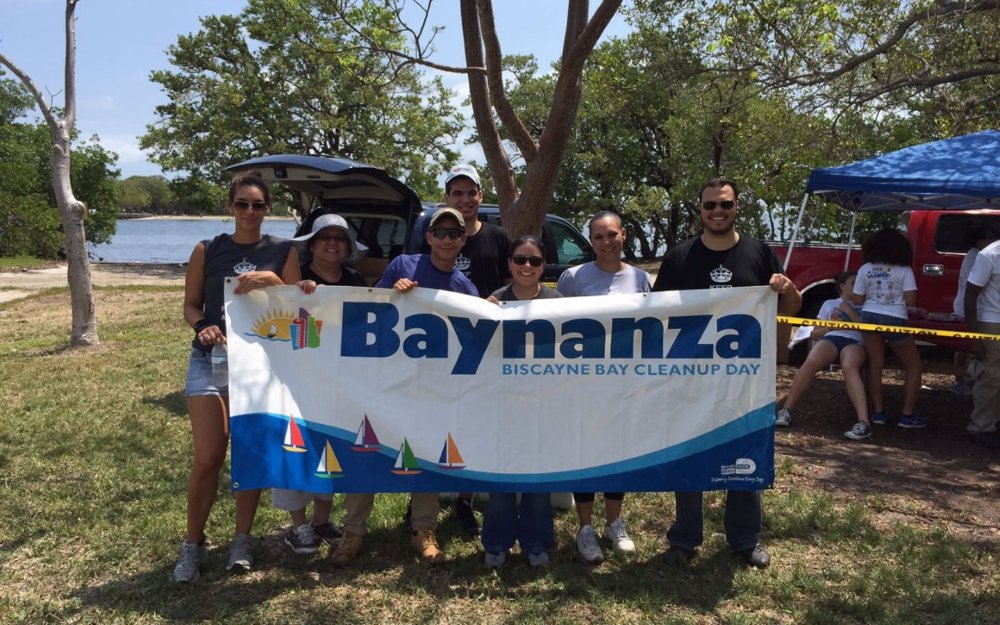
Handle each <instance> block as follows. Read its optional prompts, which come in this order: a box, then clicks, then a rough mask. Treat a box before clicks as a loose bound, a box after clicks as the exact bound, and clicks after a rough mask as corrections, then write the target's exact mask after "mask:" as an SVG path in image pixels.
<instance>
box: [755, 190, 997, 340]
mask: <svg viewBox="0 0 1000 625" xmlns="http://www.w3.org/2000/svg"><path fill="white" fill-rule="evenodd" d="M974 226H988V227H990V228H992V229H993V230H994V231H995V232H997V233H1000V210H995V209H994V210H990V209H982V210H920V211H911V212H908V213H904V214H903V216H902V217H901V218H900V229H901V230H903V231H904V232H906V236H907V237H908V238H909V240H910V245H911V246H912V247H913V273H914V274H915V275H916V278H917V305H918V307H919V308H922V309H924V310H926V311H927V318H926V319H914V320H912V322H913V323H914V324H915V325H918V326H920V327H930V328H939V329H948V330H961V329H964V325H963V324H960V323H956V321H955V318H954V314H953V313H954V310H953V308H952V304H953V302H954V300H955V293H956V292H957V291H958V272H959V269H960V268H961V266H962V260H963V259H964V258H965V253H966V252H968V250H969V247H968V245H967V244H966V235H967V233H968V231H969V229H970V228H972V227H974ZM771 247H772V248H773V249H774V251H775V252H776V253H777V255H778V258H779V259H781V261H782V262H784V260H785V256H786V254H787V253H788V244H787V243H772V244H771ZM847 252H848V246H847V245H833V244H815V243H798V242H796V244H795V247H794V248H793V249H792V258H791V262H790V263H789V264H788V269H787V270H786V273H787V274H788V276H789V277H790V278H791V279H792V281H793V282H795V286H797V287H798V288H799V290H801V291H802V310H801V311H800V312H799V316H800V317H815V316H816V313H818V312H819V307H820V305H822V303H823V302H824V301H826V300H828V299H831V298H834V297H837V293H836V289H835V287H834V282H833V280H834V276H836V275H837V273H838V272H841V271H843V270H844V261H845V258H846V257H847ZM862 262H863V261H862V258H861V246H860V245H854V246H851V247H850V260H849V262H848V269H851V270H855V271H856V270H857V269H858V267H860V266H861V265H862ZM933 342H934V343H937V344H940V345H947V346H949V347H952V348H956V347H957V348H959V349H960V348H961V344H958V343H956V342H955V341H950V342H949V341H939V340H934V341H933Z"/></svg>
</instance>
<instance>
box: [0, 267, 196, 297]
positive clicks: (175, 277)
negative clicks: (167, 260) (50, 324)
mask: <svg viewBox="0 0 1000 625" xmlns="http://www.w3.org/2000/svg"><path fill="white" fill-rule="evenodd" d="M90 270H91V279H92V280H93V281H94V286H121V285H125V284H151V285H160V286H183V285H184V272H185V270H186V269H185V266H184V265H146V264H139V263H93V264H91V266H90ZM65 286H68V283H67V280H66V265H56V266H53V267H46V268H45V269H28V270H14V271H0V302H9V301H13V300H16V299H21V298H22V297H28V296H29V295H31V294H33V293H37V292H38V291H42V290H45V289H51V288H59V287H65Z"/></svg>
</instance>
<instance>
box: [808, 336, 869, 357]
mask: <svg viewBox="0 0 1000 625" xmlns="http://www.w3.org/2000/svg"><path fill="white" fill-rule="evenodd" d="M819 340H821V341H829V342H830V343H833V346H834V347H836V348H837V354H838V355H839V354H840V352H842V351H844V348H845V347H850V346H851V345H857V346H858V347H861V348H864V343H859V342H857V341H855V340H854V339H850V338H847V337H846V336H821V337H820V338H819Z"/></svg>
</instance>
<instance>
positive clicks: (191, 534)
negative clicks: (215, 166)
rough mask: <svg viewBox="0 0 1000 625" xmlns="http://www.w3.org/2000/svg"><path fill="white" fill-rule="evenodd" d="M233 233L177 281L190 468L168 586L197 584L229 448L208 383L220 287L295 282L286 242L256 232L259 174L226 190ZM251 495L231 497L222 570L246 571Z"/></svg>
mask: <svg viewBox="0 0 1000 625" xmlns="http://www.w3.org/2000/svg"><path fill="white" fill-rule="evenodd" d="M226 207H227V209H228V210H229V214H230V215H232V216H233V223H234V224H235V231H234V232H233V233H232V234H220V235H219V236H217V237H215V238H214V239H211V240H205V241H201V242H200V243H198V244H197V245H196V246H195V247H194V251H193V252H191V259H190V260H189V261H188V269H187V277H186V278H185V280H184V320H185V321H187V323H188V325H190V326H191V327H192V328H194V334H195V335H194V341H192V344H191V353H190V356H189V360H188V372H187V379H186V381H185V383H184V394H185V396H187V405H188V415H189V417H190V419H191V433H192V436H193V438H194V464H193V466H192V467H191V477H190V479H189V480H188V496H187V535H186V537H185V540H184V544H183V545H182V546H181V554H180V557H179V558H178V560H177V565H176V566H175V568H174V580H175V581H178V582H190V581H194V580H195V579H197V578H198V575H199V568H200V566H201V563H202V560H204V558H205V555H206V552H207V549H206V545H205V524H206V523H207V521H208V515H209V512H211V510H212V505H213V504H214V503H215V493H216V491H217V490H218V485H219V471H220V470H221V469H222V463H223V460H225V457H226V447H227V446H228V443H229V421H228V417H229V387H228V385H222V386H219V385H216V384H213V382H212V364H211V356H210V354H211V352H212V348H213V347H214V346H215V345H218V344H222V345H225V343H226V326H225V314H224V311H223V303H224V293H223V287H224V285H225V280H226V278H232V277H235V278H236V281H237V284H236V287H235V289H234V292H235V293H237V294H243V293H248V292H250V291H252V290H254V289H259V288H262V287H267V286H275V285H280V284H294V283H296V282H297V281H298V280H299V278H300V274H299V257H298V254H297V253H296V251H295V248H294V246H293V245H292V242H291V241H288V240H285V239H279V238H276V237H272V236H270V235H266V234H262V233H261V224H262V223H263V221H264V217H265V216H266V215H267V213H268V212H269V211H270V208H271V190H270V188H269V187H268V185H267V183H266V182H265V181H264V179H263V177H262V176H261V175H260V173H259V172H256V171H250V172H247V173H243V174H238V175H237V176H236V177H234V178H233V180H232V183H231V184H230V185H229V195H228V198H227V201H226ZM259 500H260V491H259V490H243V491H237V492H236V534H235V536H234V538H233V542H232V543H231V544H230V546H229V561H228V564H227V566H226V569H227V570H230V571H232V570H237V571H242V570H248V569H250V567H251V566H252V565H253V541H252V540H251V538H250V528H251V526H252V525H253V519H254V515H255V514H256V513H257V503H258V501H259Z"/></svg>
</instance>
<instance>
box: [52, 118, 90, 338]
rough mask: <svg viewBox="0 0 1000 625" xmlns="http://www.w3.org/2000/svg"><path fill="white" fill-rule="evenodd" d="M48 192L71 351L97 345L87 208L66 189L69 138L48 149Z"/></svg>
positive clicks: (64, 137)
mask: <svg viewBox="0 0 1000 625" xmlns="http://www.w3.org/2000/svg"><path fill="white" fill-rule="evenodd" d="M51 163H52V190H53V191H54V192H55V196H56V204H57V205H58V206H59V218H60V220H61V221H62V227H63V238H64V241H65V244H66V261H67V263H68V265H69V266H68V268H67V270H66V277H67V279H68V281H69V296H70V303H71V306H72V310H73V319H72V329H71V332H70V344H71V345H72V346H73V347H81V346H87V345H97V344H98V343H100V340H99V338H98V336H97V311H96V309H95V308H94V285H93V282H92V280H91V277H90V257H89V256H88V255H87V235H86V232H85V231H84V220H85V219H86V216H87V208H86V206H84V204H83V202H81V201H79V200H77V199H76V198H75V197H74V196H73V188H72V186H71V185H70V148H69V137H68V136H65V135H64V136H63V137H62V138H61V139H60V140H59V141H56V142H54V143H53V145H52V158H51Z"/></svg>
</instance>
